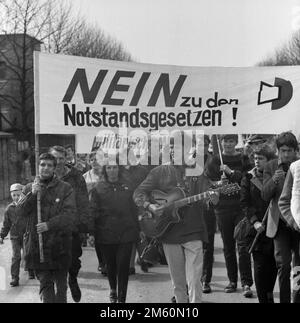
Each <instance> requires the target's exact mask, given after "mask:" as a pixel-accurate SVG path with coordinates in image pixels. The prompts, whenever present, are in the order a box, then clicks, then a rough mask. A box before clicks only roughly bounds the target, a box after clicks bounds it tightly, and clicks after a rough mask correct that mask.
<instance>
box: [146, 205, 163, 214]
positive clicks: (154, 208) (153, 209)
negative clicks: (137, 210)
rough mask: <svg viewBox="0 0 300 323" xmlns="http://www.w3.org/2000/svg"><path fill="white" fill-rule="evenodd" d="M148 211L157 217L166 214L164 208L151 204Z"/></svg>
mask: <svg viewBox="0 0 300 323" xmlns="http://www.w3.org/2000/svg"><path fill="white" fill-rule="evenodd" d="M148 210H149V211H150V212H151V213H152V214H154V215H155V216H161V215H162V214H163V212H164V206H163V205H159V204H149V206H148Z"/></svg>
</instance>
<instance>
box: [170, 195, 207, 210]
mask: <svg viewBox="0 0 300 323" xmlns="http://www.w3.org/2000/svg"><path fill="white" fill-rule="evenodd" d="M207 198H209V192H204V193H200V194H197V195H194V196H189V197H186V198H184V199H182V200H179V201H176V202H175V207H176V208H179V207H183V206H185V205H187V204H191V203H196V202H199V201H202V200H205V199H207Z"/></svg>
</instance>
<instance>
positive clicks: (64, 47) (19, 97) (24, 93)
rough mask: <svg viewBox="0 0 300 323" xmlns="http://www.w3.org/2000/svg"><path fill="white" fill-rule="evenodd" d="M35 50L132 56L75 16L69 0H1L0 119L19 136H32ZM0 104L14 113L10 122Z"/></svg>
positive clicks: (114, 57) (129, 57)
mask: <svg viewBox="0 0 300 323" xmlns="http://www.w3.org/2000/svg"><path fill="white" fill-rule="evenodd" d="M34 50H42V51H46V52H50V53H64V54H70V55H77V56H85V57H94V58H104V59H114V60H125V61H129V60H131V56H130V54H129V53H128V52H126V51H125V49H124V48H123V45H122V44H121V43H120V42H118V41H116V40H115V39H113V38H111V37H109V36H108V35H106V34H105V33H104V32H103V31H102V29H101V28H99V27H97V26H91V25H89V24H88V23H86V22H85V19H83V18H82V17H81V16H80V15H78V14H76V13H75V12H74V10H73V7H72V3H71V1H70V0H0V64H2V65H3V64H5V68H6V75H5V76H4V77H3V78H2V79H1V70H0V121H1V118H2V119H4V120H5V121H6V123H9V124H10V126H11V128H14V130H15V132H16V133H19V134H21V136H24V135H25V136H26V134H31V136H32V134H33V128H34V127H33V124H34V122H33V119H34V118H33V111H34V102H33V101H34V100H33V81H34V80H33V78H34V77H33V51H34ZM0 69H1V65H0ZM3 107H4V108H5V107H6V109H9V110H13V111H14V113H13V115H14V119H13V120H11V119H9V118H7V117H6V116H5V115H4V114H3V113H2V110H3ZM10 115H11V113H10ZM0 127H1V123H0ZM0 130H1V128H0ZM26 137H27V138H28V136H26Z"/></svg>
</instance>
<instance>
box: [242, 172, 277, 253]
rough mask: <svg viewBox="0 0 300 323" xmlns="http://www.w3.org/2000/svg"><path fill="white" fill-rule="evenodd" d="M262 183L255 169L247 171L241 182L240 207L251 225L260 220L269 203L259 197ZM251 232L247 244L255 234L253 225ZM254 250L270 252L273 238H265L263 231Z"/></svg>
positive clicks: (260, 176)
mask: <svg viewBox="0 0 300 323" xmlns="http://www.w3.org/2000/svg"><path fill="white" fill-rule="evenodd" d="M262 184H263V179H262V174H259V173H257V171H256V169H253V170H252V171H250V172H249V173H247V174H246V175H245V176H244V177H243V179H242V182H241V200H240V201H241V208H242V210H243V214H244V215H245V216H246V217H247V219H248V220H249V222H250V224H251V225H252V226H253V225H254V223H255V222H257V221H259V222H262V220H263V218H264V215H265V213H266V211H267V209H268V205H269V203H267V202H266V201H264V200H263V199H262V197H261V189H262ZM251 233H252V234H251V236H249V237H248V242H249V245H250V244H252V242H253V239H254V236H255V235H256V230H255V229H254V227H253V228H252V232H251ZM254 251H259V252H263V253H264V254H268V253H272V252H273V240H272V239H270V238H267V237H266V233H265V232H264V233H262V234H261V235H260V237H259V240H258V241H257V244H256V247H255V248H254Z"/></svg>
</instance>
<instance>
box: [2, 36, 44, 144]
mask: <svg viewBox="0 0 300 323" xmlns="http://www.w3.org/2000/svg"><path fill="white" fill-rule="evenodd" d="M40 50H41V42H40V41H39V40H37V39H35V38H33V37H31V36H29V35H25V34H0V131H5V132H9V133H12V134H14V136H15V137H16V138H17V139H18V140H20V141H29V142H31V143H32V142H33V138H34V96H33V88H34V84H33V80H34V77H33V52H34V51H40Z"/></svg>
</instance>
